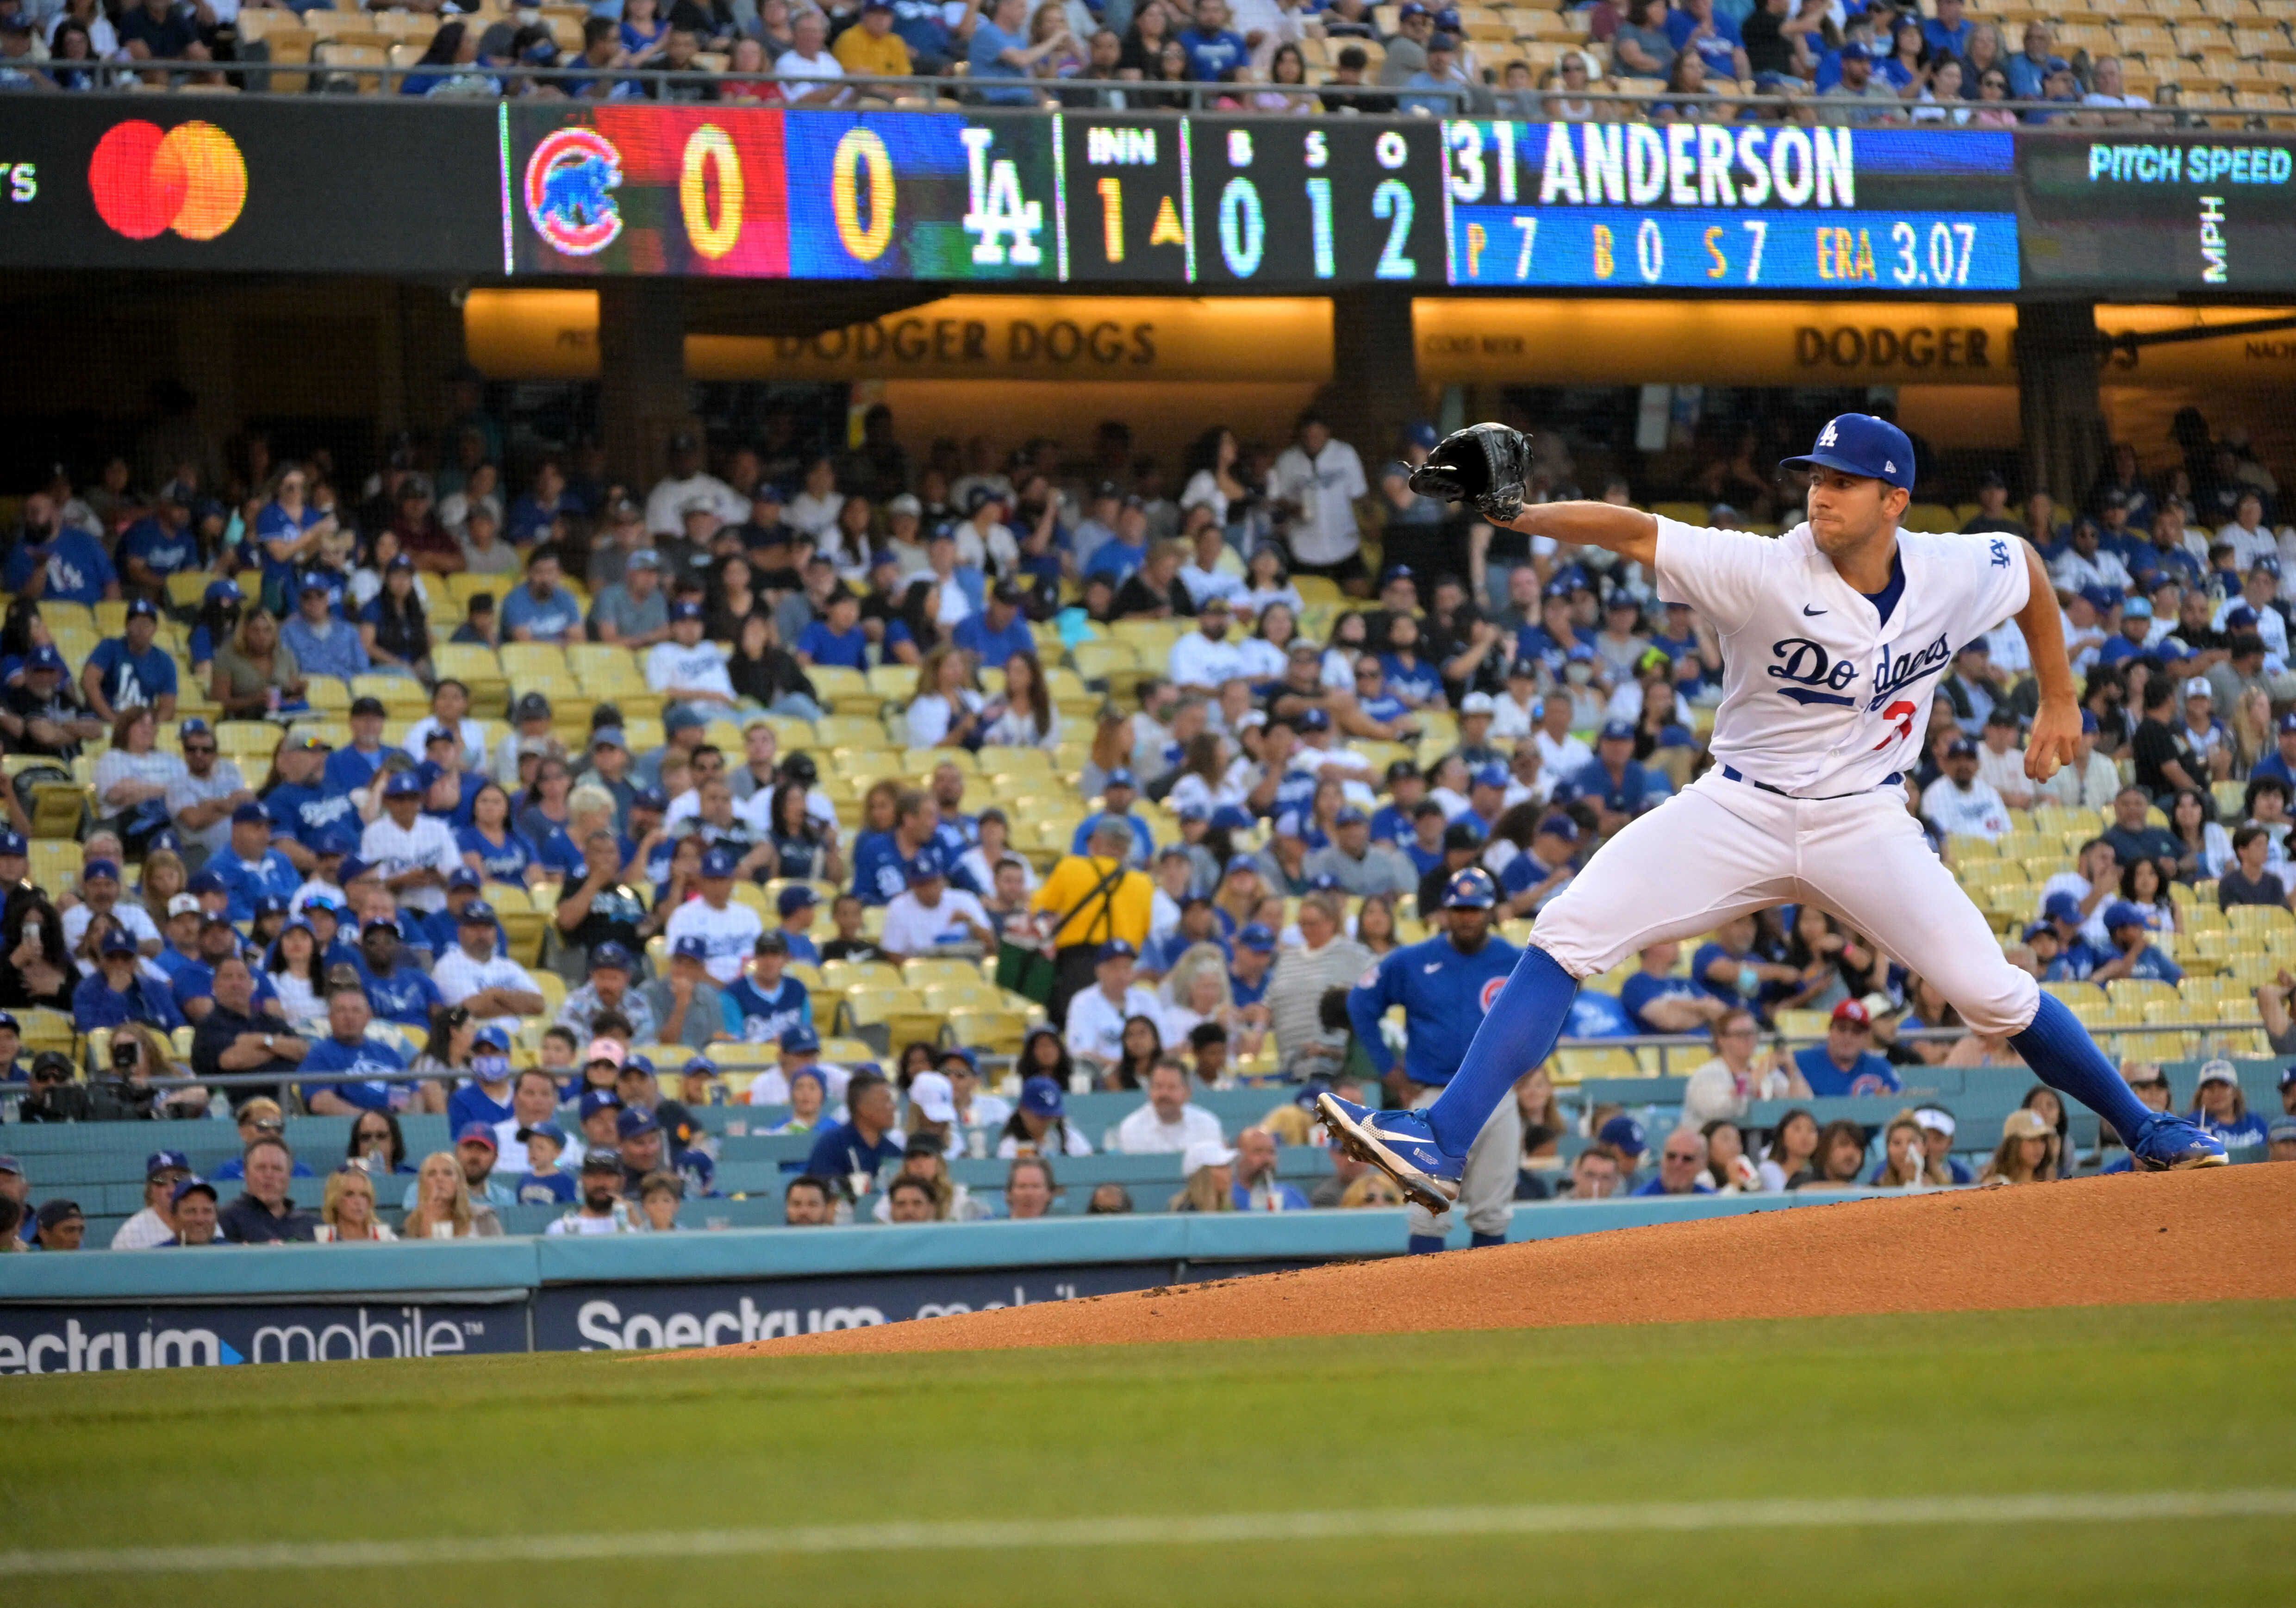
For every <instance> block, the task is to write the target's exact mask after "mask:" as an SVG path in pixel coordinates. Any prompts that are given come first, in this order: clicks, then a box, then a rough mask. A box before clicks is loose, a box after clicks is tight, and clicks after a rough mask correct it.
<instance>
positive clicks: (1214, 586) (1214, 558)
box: [1180, 509, 1244, 613]
mask: <svg viewBox="0 0 2296 1608" xmlns="http://www.w3.org/2000/svg"><path fill="white" fill-rule="evenodd" d="M1193 512H1194V511H1193V509H1192V510H1190V513H1192V514H1193ZM1194 524H1195V527H1196V528H1195V529H1194V530H1193V531H1191V532H1188V533H1187V535H1186V537H1185V539H1186V541H1187V542H1188V544H1189V546H1191V547H1192V548H1193V553H1192V554H1191V555H1190V557H1189V559H1188V562H1186V563H1185V564H1182V565H1181V566H1180V584H1181V585H1182V586H1184V587H1187V589H1188V595H1189V596H1190V597H1192V598H1193V599H1194V600H1195V603H1196V609H1197V611H1198V612H1199V613H1201V612H1202V611H1203V607H1204V604H1205V603H1207V602H1209V601H1210V599H1212V598H1215V597H1224V598H1226V600H1227V602H1228V603H1229V605H1230V606H1231V607H1233V606H1234V603H1236V601H1237V600H1238V599H1240V598H1242V596H1243V595H1244V585H1243V561H1242V559H1240V558H1238V557H1236V555H1235V549H1234V547H1231V546H1228V542H1227V536H1226V533H1225V532H1224V531H1222V530H1221V529H1220V528H1219V526H1218V524H1216V523H1214V522H1213V521H1212V518H1211V512H1210V509H1206V510H1205V512H1204V514H1203V516H1202V517H1201V518H1200V519H1196V520H1195V521H1194Z"/></svg>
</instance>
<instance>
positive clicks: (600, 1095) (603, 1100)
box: [582, 1088, 622, 1122]
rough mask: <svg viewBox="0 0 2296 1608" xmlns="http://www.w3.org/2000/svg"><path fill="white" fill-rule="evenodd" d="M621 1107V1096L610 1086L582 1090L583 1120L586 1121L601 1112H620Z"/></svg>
mask: <svg viewBox="0 0 2296 1608" xmlns="http://www.w3.org/2000/svg"><path fill="white" fill-rule="evenodd" d="M621 1109H622V1101H621V1096H620V1095H617V1094H615V1093H614V1091H613V1090H611V1089H610V1088H586V1089H584V1090H583V1091H582V1120H584V1121H585V1122H586V1121H588V1120H590V1119H591V1118H593V1117H594V1116H596V1115H597V1114H598V1113H599V1112H618V1111H619V1110H621Z"/></svg>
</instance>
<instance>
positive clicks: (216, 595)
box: [200, 580, 247, 603]
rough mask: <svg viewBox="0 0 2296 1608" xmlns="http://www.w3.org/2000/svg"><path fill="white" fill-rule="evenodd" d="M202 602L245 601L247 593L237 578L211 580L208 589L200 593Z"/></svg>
mask: <svg viewBox="0 0 2296 1608" xmlns="http://www.w3.org/2000/svg"><path fill="white" fill-rule="evenodd" d="M200 601H201V603H245V602H246V601H247V594H246V593H244V592H242V591H241V590H240V589H239V583H238V582H237V581H235V580H211V581H209V583H208V589H207V590H206V591H205V592H203V593H201V595H200Z"/></svg>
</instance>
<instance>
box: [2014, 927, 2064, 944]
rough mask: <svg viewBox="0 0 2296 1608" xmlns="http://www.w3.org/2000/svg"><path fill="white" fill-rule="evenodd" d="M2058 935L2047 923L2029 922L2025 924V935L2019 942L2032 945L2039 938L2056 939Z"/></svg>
mask: <svg viewBox="0 0 2296 1608" xmlns="http://www.w3.org/2000/svg"><path fill="white" fill-rule="evenodd" d="M2056 935H2057V930H2056V929H2055V928H2054V927H2052V926H2051V925H2049V923H2046V922H2028V923H2026V924H2025V931H2024V933H2023V934H2022V936H2021V937H2020V938H2019V939H2018V941H2019V942H2020V943H2027V944H2030V943H2031V942H2032V941H2033V940H2034V939H2037V938H2044V937H2046V938H2054V937H2055V936H2056Z"/></svg>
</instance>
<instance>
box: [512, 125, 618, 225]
mask: <svg viewBox="0 0 2296 1608" xmlns="http://www.w3.org/2000/svg"><path fill="white" fill-rule="evenodd" d="M621 183H622V153H621V152H619V150H617V149H615V146H614V142H613V141H611V140H610V139H608V138H607V137H606V136H605V135H603V134H600V133H599V132H598V131H597V130H596V129H594V128H580V127H575V128H560V129H557V130H555V131H553V133H551V134H549V135H545V137H544V138H543V139H542V141H541V142H540V143H539V144H537V145H536V146H535V148H534V154H533V155H532V156H531V157H529V158H528V159H527V164H526V215H527V217H528V218H529V219H530V220H531V221H532V222H533V224H534V230H535V233H536V234H539V235H541V236H542V238H543V239H545V240H546V241H548V242H550V243H551V244H552V245H553V246H555V247H556V248H557V249H558V250H561V251H563V252H565V253H566V254H567V255H568V256H569V257H589V256H592V255H594V254H595V253H597V252H600V251H603V250H605V249H606V248H607V247H608V246H610V245H612V244H613V243H614V242H615V241H616V240H617V239H618V238H619V236H620V234H621V233H622V209H621V208H620V207H619V205H617V204H616V202H615V201H614V196H613V192H614V191H616V190H618V189H619V188H620V187H621Z"/></svg>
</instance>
